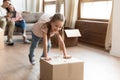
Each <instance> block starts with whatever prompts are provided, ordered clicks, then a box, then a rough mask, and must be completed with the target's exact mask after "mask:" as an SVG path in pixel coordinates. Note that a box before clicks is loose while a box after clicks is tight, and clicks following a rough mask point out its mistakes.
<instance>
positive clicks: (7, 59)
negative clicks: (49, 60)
mask: <svg viewBox="0 0 120 80" xmlns="http://www.w3.org/2000/svg"><path fill="white" fill-rule="evenodd" d="M29 47H30V45H29V44H23V43H22V42H15V45H14V46H5V48H4V49H3V50H0V80H39V77H40V76H39V75H40V68H39V58H40V56H41V53H42V48H41V47H40V46H38V48H37V49H36V50H35V57H36V61H37V63H36V64H35V65H34V66H33V65H31V64H30V63H29V61H28V53H29ZM67 52H68V53H69V54H70V55H72V56H73V57H76V58H79V59H81V60H83V61H84V80H120V58H117V57H114V56H111V55H110V54H109V53H108V52H106V51H104V49H101V48H98V47H95V46H91V45H86V44H79V45H78V46H76V47H69V48H67ZM61 55H62V52H61V51H60V50H59V49H58V48H52V49H51V51H50V54H49V56H51V57H52V56H61Z"/></svg>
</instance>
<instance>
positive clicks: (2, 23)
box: [0, 0, 15, 45]
mask: <svg viewBox="0 0 120 80" xmlns="http://www.w3.org/2000/svg"><path fill="white" fill-rule="evenodd" d="M9 4H10V0H3V4H2V5H1V6H0V28H2V29H3V30H4V32H5V29H6V27H8V34H7V44H8V45H9V44H10V45H11V44H12V45H13V44H14V42H13V39H12V36H13V32H14V28H15V22H14V21H11V20H7V17H8V15H7V10H6V8H7V7H8V6H9Z"/></svg>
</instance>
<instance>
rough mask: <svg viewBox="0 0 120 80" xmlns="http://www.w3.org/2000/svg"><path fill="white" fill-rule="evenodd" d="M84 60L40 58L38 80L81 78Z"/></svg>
mask: <svg viewBox="0 0 120 80" xmlns="http://www.w3.org/2000/svg"><path fill="white" fill-rule="evenodd" d="M83 76H84V62H83V61H81V60H79V59H76V58H71V59H63V58H62V57H56V58H52V60H50V61H46V60H44V59H40V80H83V78H84V77H83Z"/></svg>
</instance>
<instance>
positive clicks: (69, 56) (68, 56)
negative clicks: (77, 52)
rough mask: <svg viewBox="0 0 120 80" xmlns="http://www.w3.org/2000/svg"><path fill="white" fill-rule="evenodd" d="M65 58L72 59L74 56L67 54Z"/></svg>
mask: <svg viewBox="0 0 120 80" xmlns="http://www.w3.org/2000/svg"><path fill="white" fill-rule="evenodd" d="M63 58H64V59H70V58H72V56H71V55H65V56H64V57H63Z"/></svg>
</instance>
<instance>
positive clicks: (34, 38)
mask: <svg viewBox="0 0 120 80" xmlns="http://www.w3.org/2000/svg"><path fill="white" fill-rule="evenodd" d="M42 41H43V38H42V37H37V36H36V35H34V33H33V32H32V43H31V46H30V53H29V56H30V57H34V50H35V48H36V47H37V46H38V43H39V42H40V43H41V42H42ZM50 48H51V41H50V40H48V45H47V52H49V50H50ZM41 57H44V50H43V53H42V56H41Z"/></svg>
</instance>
